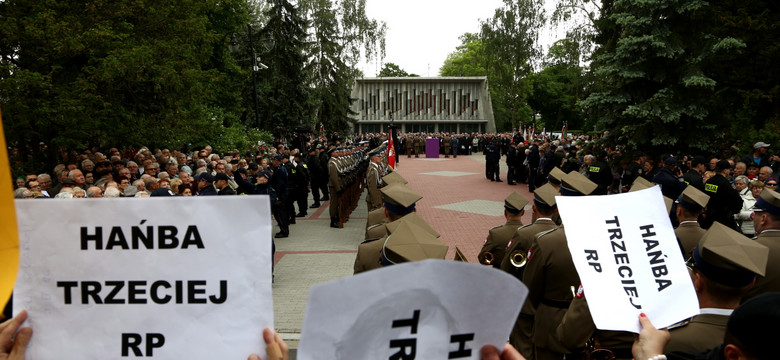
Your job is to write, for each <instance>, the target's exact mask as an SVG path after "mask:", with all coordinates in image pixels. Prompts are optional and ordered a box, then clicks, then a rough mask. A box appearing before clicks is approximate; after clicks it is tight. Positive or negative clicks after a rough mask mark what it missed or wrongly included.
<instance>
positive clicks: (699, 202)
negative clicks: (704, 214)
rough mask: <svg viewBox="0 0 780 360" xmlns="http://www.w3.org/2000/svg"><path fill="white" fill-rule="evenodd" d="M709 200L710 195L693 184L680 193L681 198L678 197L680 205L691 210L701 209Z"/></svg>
mask: <svg viewBox="0 0 780 360" xmlns="http://www.w3.org/2000/svg"><path fill="white" fill-rule="evenodd" d="M709 201H710V197H709V195H707V194H705V193H703V192H701V190H699V189H697V188H695V187H693V186H688V187H686V188H685V190H683V192H682V194H680V198H679V199H677V202H678V203H679V204H680V206H682V207H684V208H686V209H688V210H690V211H701V210H702V209H703V208H704V207H706V206H707V203H708V202H709Z"/></svg>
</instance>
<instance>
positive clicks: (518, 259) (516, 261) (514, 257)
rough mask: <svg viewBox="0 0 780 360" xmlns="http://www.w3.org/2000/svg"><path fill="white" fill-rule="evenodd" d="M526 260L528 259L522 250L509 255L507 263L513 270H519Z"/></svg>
mask: <svg viewBox="0 0 780 360" xmlns="http://www.w3.org/2000/svg"><path fill="white" fill-rule="evenodd" d="M527 260H528V258H527V257H526V256H525V252H523V251H522V250H515V251H513V252H512V253H511V254H509V262H510V263H512V266H514V267H515V268H521V267H523V266H525V263H526V261H527Z"/></svg>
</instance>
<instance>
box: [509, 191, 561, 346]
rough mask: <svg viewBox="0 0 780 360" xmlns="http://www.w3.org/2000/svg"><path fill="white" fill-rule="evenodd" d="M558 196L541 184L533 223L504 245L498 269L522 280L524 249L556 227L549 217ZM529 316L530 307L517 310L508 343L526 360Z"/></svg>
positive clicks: (554, 212)
mask: <svg viewBox="0 0 780 360" xmlns="http://www.w3.org/2000/svg"><path fill="white" fill-rule="evenodd" d="M557 195H560V193H558V191H557V190H556V189H555V188H554V187H553V186H552V185H550V184H545V185H543V186H542V187H539V188H537V189H536V191H534V201H533V213H534V216H535V217H536V221H534V223H533V224H528V225H525V226H523V227H521V228H519V229H517V231H515V234H514V236H512V239H511V240H510V241H509V244H507V250H506V254H505V255H504V258H503V259H502V260H501V270H504V271H506V272H507V273H510V274H512V275H514V276H515V277H516V278H517V279H518V280H523V270H524V269H525V262H526V260H525V259H527V258H528V249H529V248H530V247H531V244H532V243H533V241H534V239H535V237H536V235H537V234H539V233H542V232H546V231H549V230H552V229H554V228H555V227H556V226H557V225H556V224H555V222H554V221H553V220H552V218H553V217H554V216H555V215H557V214H558V205H557V203H556V202H555V196H557ZM533 317H534V308H533V307H532V306H530V305H529V304H527V303H526V305H525V306H523V309H522V310H521V311H520V318H523V321H521V320H520V319H519V318H518V321H517V322H516V323H515V327H514V328H513V329H512V333H511V334H510V335H509V343H510V344H512V346H514V347H515V348H516V349H517V350H518V351H519V352H520V353H521V354H523V356H524V357H525V358H526V359H533V343H532V342H531V336H532V335H533Z"/></svg>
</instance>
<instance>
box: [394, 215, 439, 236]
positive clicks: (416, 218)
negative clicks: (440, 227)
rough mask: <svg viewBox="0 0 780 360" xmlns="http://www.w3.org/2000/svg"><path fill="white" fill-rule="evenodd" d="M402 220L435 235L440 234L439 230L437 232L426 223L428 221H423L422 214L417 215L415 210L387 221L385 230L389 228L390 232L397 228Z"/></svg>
mask: <svg viewBox="0 0 780 360" xmlns="http://www.w3.org/2000/svg"><path fill="white" fill-rule="evenodd" d="M403 221H408V222H411V223H413V224H415V225H417V226H419V227H420V228H421V229H423V230H425V231H427V232H428V233H429V234H431V235H433V236H435V237H439V236H441V235H440V234H439V232H437V231H436V230H434V228H432V227H431V226H430V225H428V223H427V222H425V220H423V218H422V216H420V215H417V213H416V212H411V213H408V214H406V215H404V216H403V217H402V218H400V219H398V220H396V221H393V222H389V223H387V230H389V231H390V233H391V234H392V233H393V231H395V229H396V228H398V226H400V225H401V222H403Z"/></svg>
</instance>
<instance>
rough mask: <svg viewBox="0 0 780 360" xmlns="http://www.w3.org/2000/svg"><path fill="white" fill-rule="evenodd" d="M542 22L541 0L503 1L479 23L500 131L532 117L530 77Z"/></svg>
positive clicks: (537, 48)
mask: <svg viewBox="0 0 780 360" xmlns="http://www.w3.org/2000/svg"><path fill="white" fill-rule="evenodd" d="M544 22H545V15H544V1H542V0H516V1H513V0H504V5H503V6H502V7H500V8H498V9H496V12H495V15H493V17H492V18H491V19H488V20H486V21H484V22H482V26H481V28H482V29H481V33H480V38H481V40H482V44H483V53H484V54H485V56H484V58H485V62H486V68H487V75H488V82H489V83H490V88H491V93H490V94H491V98H492V100H493V113H494V114H495V118H496V128H497V129H498V130H499V131H500V130H509V129H510V128H512V127H515V126H517V125H518V124H520V123H524V122H525V121H527V120H526V119H530V118H531V113H532V112H531V108H530V107H529V106H528V104H527V98H528V95H529V93H530V92H531V89H532V87H531V81H530V79H529V76H530V75H531V74H532V73H533V65H534V64H533V61H534V59H537V58H539V57H540V50H539V47H538V44H537V43H536V39H537V38H538V36H539V29H540V28H541V27H542V25H543V24H544Z"/></svg>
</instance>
